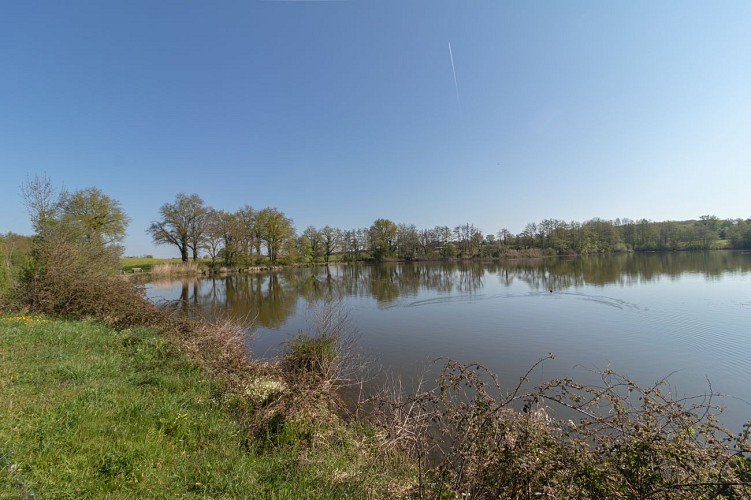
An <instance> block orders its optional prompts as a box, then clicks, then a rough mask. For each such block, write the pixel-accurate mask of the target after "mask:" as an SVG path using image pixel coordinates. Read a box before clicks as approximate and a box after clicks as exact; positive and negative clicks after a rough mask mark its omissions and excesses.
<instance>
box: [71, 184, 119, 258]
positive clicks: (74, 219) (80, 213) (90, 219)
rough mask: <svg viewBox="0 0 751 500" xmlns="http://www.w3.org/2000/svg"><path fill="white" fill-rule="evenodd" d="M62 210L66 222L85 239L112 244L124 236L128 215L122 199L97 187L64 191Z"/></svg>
mask: <svg viewBox="0 0 751 500" xmlns="http://www.w3.org/2000/svg"><path fill="white" fill-rule="evenodd" d="M60 211H61V213H62V217H63V222H64V223H67V224H70V225H71V228H76V229H77V230H78V231H79V232H80V234H81V237H82V238H83V239H84V240H85V241H88V242H97V243H101V244H103V245H109V244H112V243H118V242H121V241H122V240H123V238H124V237H125V229H126V227H127V226H128V218H127V217H126V216H125V212H123V209H122V207H121V205H120V202H119V201H117V200H114V199H112V198H110V197H109V196H107V195H106V194H104V193H103V192H102V191H101V190H100V189H98V188H94V187H91V188H86V189H81V190H78V191H75V192H73V193H70V194H68V193H65V194H64V195H63V197H62V200H61V210H60Z"/></svg>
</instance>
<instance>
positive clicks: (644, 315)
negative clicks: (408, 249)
mask: <svg viewBox="0 0 751 500" xmlns="http://www.w3.org/2000/svg"><path fill="white" fill-rule="evenodd" d="M147 294H148V296H149V297H150V298H152V299H153V300H169V301H182V302H183V303H185V304H195V305H198V306H199V307H200V308H201V309H202V310H203V311H204V314H206V315H207V316H210V317H211V316H217V315H225V314H230V315H231V316H232V317H235V318H243V319H244V320H247V321H249V320H253V321H252V323H253V324H252V327H249V345H250V347H251V348H252V349H253V351H254V352H255V353H257V355H259V356H271V355H274V354H275V353H277V352H279V350H280V349H281V348H283V345H284V342H285V341H287V340H289V339H290V338H292V337H294V336H296V335H297V334H298V333H299V332H301V331H311V330H314V329H315V324H314V323H315V318H314V316H315V314H314V309H315V308H314V306H313V305H314V304H316V303H320V301H321V299H322V298H325V297H334V298H337V300H339V301H340V303H341V304H342V307H343V308H344V309H345V310H346V311H347V313H348V314H349V317H350V321H351V325H352V327H353V328H354V329H355V330H356V331H357V339H358V342H359V345H360V346H361V347H362V349H364V351H365V352H366V353H367V355H368V356H369V357H370V358H371V359H374V360H375V362H376V364H378V365H380V366H382V367H383V368H384V369H385V370H388V371H391V372H394V373H397V374H399V375H400V376H401V377H402V378H403V379H405V380H407V381H410V380H415V379H417V377H418V376H419V375H420V374H421V373H422V372H423V371H424V369H425V366H426V364H429V363H430V361H431V360H433V359H435V358H438V357H449V358H452V359H456V360H458V361H463V362H469V361H477V362H480V363H482V364H484V365H486V366H487V367H489V368H490V369H492V370H493V371H495V372H496V373H498V374H499V375H500V376H501V378H502V380H507V381H508V384H509V385H512V384H515V383H516V382H517V381H518V379H519V377H520V376H522V375H523V374H524V373H525V372H526V370H527V369H528V368H529V367H530V366H531V365H532V364H533V363H534V362H535V361H537V360H538V359H539V358H542V357H544V356H546V355H547V354H548V353H553V354H554V355H555V359H553V360H548V361H546V362H545V363H544V364H543V365H542V367H541V368H539V369H538V370H536V371H535V372H534V373H533V375H532V377H531V381H532V382H542V381H543V380H549V379H551V378H557V377H572V378H574V379H575V380H578V381H581V382H585V383H594V382H596V381H597V380H598V376H597V373H596V372H597V371H600V370H602V369H605V368H611V369H613V370H615V371H616V372H618V373H620V374H623V375H627V376H629V377H631V378H633V379H635V380H636V381H637V382H638V383H640V384H642V385H647V384H652V383H654V382H656V381H657V380H659V379H661V378H663V377H666V376H669V378H668V380H669V382H670V385H671V386H672V388H673V391H674V394H678V395H696V394H701V393H704V392H706V391H707V390H708V383H707V380H709V381H710V382H711V384H712V389H713V390H715V391H719V392H722V393H723V394H725V395H726V397H725V398H724V399H723V401H722V403H723V404H724V405H725V406H726V407H727V411H726V412H725V414H723V417H722V418H721V421H722V422H723V423H725V424H726V425H728V426H730V427H731V428H732V429H734V430H736V431H737V430H740V427H741V425H742V424H743V423H744V422H745V421H746V420H749V419H751V361H750V360H751V252H729V251H713V252H696V253H689V252H677V253H638V254H617V255H607V256H588V257H578V258H546V259H539V260H538V259H535V260H516V261H508V262H492V263H479V262H430V263H403V264H394V263H391V264H380V265H363V264H356V265H354V264H353V265H330V266H328V267H326V266H321V267H310V268H290V269H286V270H284V271H279V272H269V273H262V274H239V275H230V276H227V277H214V278H203V279H192V280H179V281H167V282H151V283H149V284H148V285H147Z"/></svg>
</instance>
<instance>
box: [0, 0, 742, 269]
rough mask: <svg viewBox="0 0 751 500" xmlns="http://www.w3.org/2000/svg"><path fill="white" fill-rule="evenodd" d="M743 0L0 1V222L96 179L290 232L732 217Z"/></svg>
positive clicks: (138, 248)
mask: <svg viewBox="0 0 751 500" xmlns="http://www.w3.org/2000/svg"><path fill="white" fill-rule="evenodd" d="M750 26H751V2H748V1H747V0H742V1H723V2H692V1H661V2H654V1H629V2H599V1H594V0H592V1H567V2H553V1H525V2H504V1H498V0H493V1H481V0H478V1H473V2H466V1H437V0H424V1H417V0H398V1H389V0H378V1H358V0H350V1H347V0H343V1H325V0H297V1H281V0H276V1H274V0H271V1H254V0H243V1H238V2H232V1H218V2H205V1H195V0H194V1H191V0H187V1H186V0H180V1H159V2H153V1H137V0H129V1H128V2H111V1H105V2H101V1H93V0H92V1H83V2H82V1H73V0H71V1H66V2H53V1H33V2H11V1H0V233H5V232H8V231H13V232H16V233H20V234H31V233H32V229H31V224H30V222H29V217H28V214H27V213H26V211H25V208H24V205H23V200H22V198H21V195H20V186H21V185H22V184H23V183H24V182H25V181H27V179H29V178H33V177H34V176H35V175H47V176H48V177H49V178H50V179H51V180H52V182H53V184H54V185H56V186H59V187H62V186H64V187H65V188H66V189H68V190H76V189H83V188H86V187H92V186H93V187H98V188H100V189H101V190H102V191H103V192H104V193H105V194H107V195H109V196H110V197H112V198H114V199H116V200H119V201H120V203H121V204H122V208H123V209H124V211H125V213H126V214H127V215H128V217H129V218H130V225H129V227H128V234H127V237H126V239H125V242H124V244H125V254H126V255H133V256H140V255H145V254H152V255H155V256H164V257H168V256H177V255H178V253H177V252H176V250H175V249H174V248H170V247H164V246H162V247H157V246H155V245H154V244H153V243H152V241H151V240H150V237H149V236H148V235H147V234H146V228H147V227H148V226H149V224H150V223H151V222H152V221H154V220H157V219H158V217H159V208H160V206H162V205H163V204H165V203H169V202H172V201H174V199H175V195H176V194H177V193H181V192H183V193H187V194H192V193H196V194H198V195H199V196H201V198H202V199H203V200H204V201H205V203H206V205H207V206H211V207H214V208H217V209H224V210H228V211H234V210H237V209H239V208H241V207H242V206H244V205H250V206H252V207H254V208H263V207H276V208H278V209H279V210H281V211H283V212H284V213H285V214H286V215H287V216H288V217H290V218H292V219H293V220H294V223H295V227H296V228H297V230H298V231H299V232H302V230H304V229H305V228H306V227H307V226H309V225H314V226H316V227H322V226H324V225H327V224H328V225H330V226H333V227H339V228H343V229H351V228H359V227H367V226H370V224H372V222H373V221H374V220H375V219H377V218H387V219H391V220H393V221H394V222H397V223H402V222H403V223H408V224H415V225H416V226H417V227H418V228H431V227H434V226H436V225H446V226H449V227H454V226H456V225H459V224H463V223H467V222H468V223H471V224H474V225H475V226H477V227H478V228H480V229H481V230H482V231H484V232H485V233H496V232H497V231H498V230H500V229H502V228H507V229H509V230H510V231H511V232H513V233H518V232H520V231H521V230H522V229H523V228H524V226H525V225H526V224H527V223H528V222H537V221H540V220H542V219H546V218H555V219H562V220H566V221H570V220H577V221H585V220H588V219H591V218H594V217H600V218H603V219H615V218H618V217H620V218H624V217H627V218H631V219H641V218H647V219H651V220H668V219H670V220H685V219H696V218H698V217H700V216H701V215H705V214H712V215H716V216H718V217H720V218H723V219H724V218H744V219H745V218H749V217H751V201H750V200H751V197H750V196H749V193H750V192H751V189H750V188H751V29H749V27H750Z"/></svg>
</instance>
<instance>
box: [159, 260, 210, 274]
mask: <svg viewBox="0 0 751 500" xmlns="http://www.w3.org/2000/svg"><path fill="white" fill-rule="evenodd" d="M151 274H152V276H158V277H160V278H164V277H170V276H188V275H195V274H203V270H202V268H201V263H200V262H195V261H188V262H180V263H176V264H156V265H155V266H153V267H152V268H151Z"/></svg>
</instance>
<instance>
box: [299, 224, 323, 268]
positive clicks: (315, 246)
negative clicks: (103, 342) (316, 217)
mask: <svg viewBox="0 0 751 500" xmlns="http://www.w3.org/2000/svg"><path fill="white" fill-rule="evenodd" d="M327 227H328V226H327ZM302 237H304V238H305V241H304V242H303V243H304V244H303V245H302V246H301V247H300V251H301V253H302V254H303V255H306V254H307V255H308V256H310V258H311V259H312V260H313V262H318V259H319V258H321V256H323V253H324V239H323V235H322V234H321V231H319V230H318V229H316V228H315V227H314V226H308V227H307V228H306V229H305V231H303V233H302Z"/></svg>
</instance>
